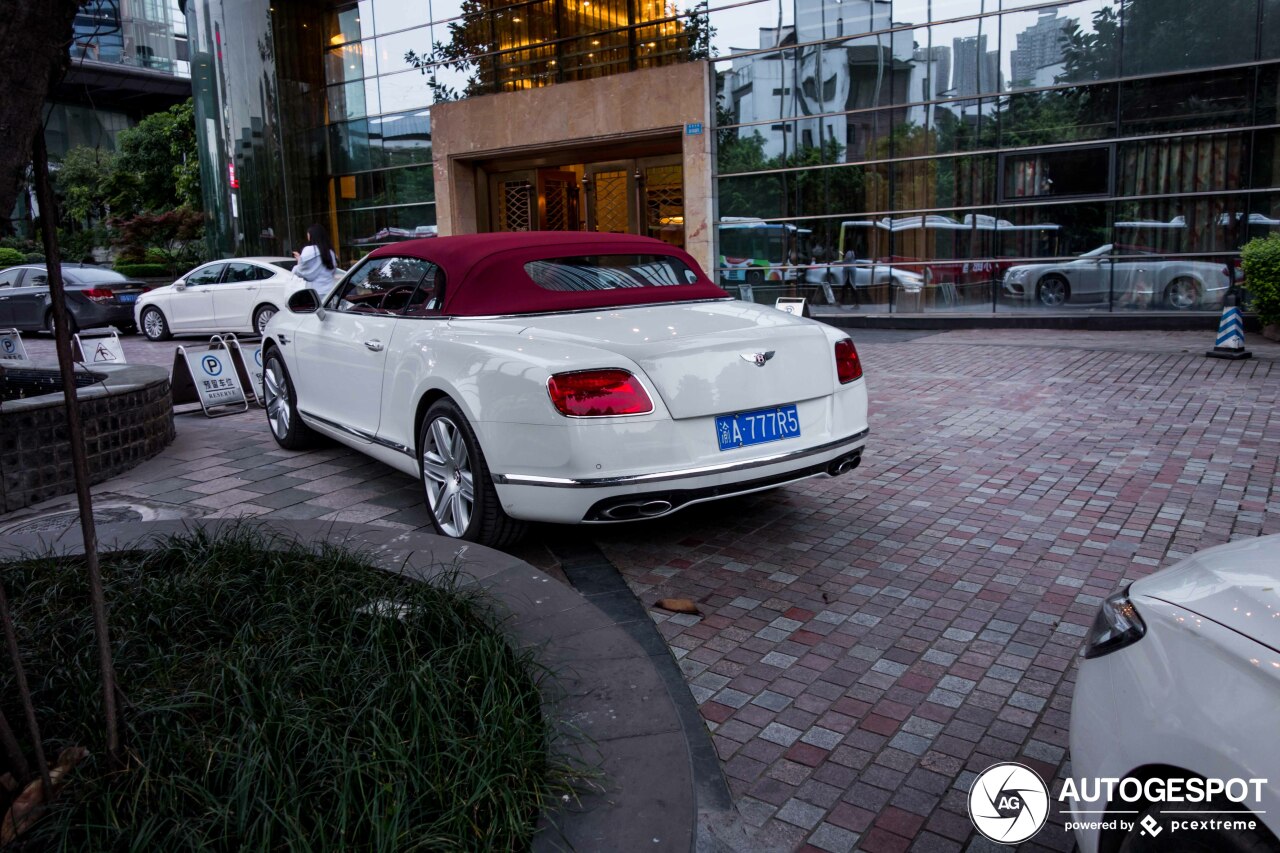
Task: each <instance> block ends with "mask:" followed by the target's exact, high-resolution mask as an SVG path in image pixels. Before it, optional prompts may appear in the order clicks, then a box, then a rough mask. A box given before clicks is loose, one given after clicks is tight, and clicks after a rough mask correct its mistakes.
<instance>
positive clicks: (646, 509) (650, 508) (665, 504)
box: [640, 501, 671, 518]
mask: <svg viewBox="0 0 1280 853" xmlns="http://www.w3.org/2000/svg"><path fill="white" fill-rule="evenodd" d="M668 512H671V501H648V502H646V503H643V504H641V505H640V515H641V516H643V517H644V518H654V517H656V516H659V515H665V514H666V513H668Z"/></svg>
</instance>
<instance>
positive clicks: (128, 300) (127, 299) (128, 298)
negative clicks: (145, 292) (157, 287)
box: [116, 293, 138, 305]
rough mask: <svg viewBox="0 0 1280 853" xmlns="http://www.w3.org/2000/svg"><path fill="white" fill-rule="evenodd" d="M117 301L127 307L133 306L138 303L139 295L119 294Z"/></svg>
mask: <svg viewBox="0 0 1280 853" xmlns="http://www.w3.org/2000/svg"><path fill="white" fill-rule="evenodd" d="M116 299H118V300H120V301H121V302H123V303H124V304H125V305H132V304H133V303H135V302H137V301H138V294H136V293H117V294H116Z"/></svg>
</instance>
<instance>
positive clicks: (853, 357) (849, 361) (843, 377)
mask: <svg viewBox="0 0 1280 853" xmlns="http://www.w3.org/2000/svg"><path fill="white" fill-rule="evenodd" d="M836 376H837V377H839V379H840V384H841V385H847V384H848V383H850V382H852V381H853V380H855V379H861V378H862V362H861V361H859V360H858V350H857V349H856V348H855V347H854V345H853V341H851V340H849V339H848V338H845V339H844V340H843V341H836Z"/></svg>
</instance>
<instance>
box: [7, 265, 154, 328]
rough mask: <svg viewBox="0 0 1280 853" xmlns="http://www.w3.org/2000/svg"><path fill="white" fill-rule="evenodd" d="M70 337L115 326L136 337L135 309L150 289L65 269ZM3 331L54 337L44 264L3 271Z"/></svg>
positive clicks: (113, 276)
mask: <svg viewBox="0 0 1280 853" xmlns="http://www.w3.org/2000/svg"><path fill="white" fill-rule="evenodd" d="M62 279H63V282H64V283H65V285H66V292H67V311H68V312H69V313H70V315H71V331H72V332H75V331H76V330H78V329H91V328H93V327H95V326H115V327H116V328H117V329H119V330H120V331H122V332H132V331H137V326H136V325H135V324H134V319H133V303H135V302H137V301H138V294H139V293H144V292H146V291H147V290H148V289H149V288H148V287H147V285H146V284H144V283H143V282H140V281H135V280H134V279H131V278H126V277H125V276H123V275H121V274H120V273H118V272H115V271H114V270H109V269H102V268H101V267H93V266H88V265H86V264H77V265H72V264H66V265H64V266H63V267H62ZM0 329H18V330H19V331H23V332H29V331H45V332H53V309H52V303H51V301H50V299H49V281H48V273H47V272H46V270H45V267H44V264H27V265H25V266H19V267H8V268H6V269H2V270H0Z"/></svg>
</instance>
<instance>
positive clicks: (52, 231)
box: [31, 128, 122, 767]
mask: <svg viewBox="0 0 1280 853" xmlns="http://www.w3.org/2000/svg"><path fill="white" fill-rule="evenodd" d="M32 153H33V155H34V156H33V158H32V161H31V167H32V170H33V171H34V173H35V185H36V198H37V199H38V200H39V202H40V211H41V215H42V217H43V219H44V222H45V226H44V228H42V229H41V231H43V232H44V253H45V269H46V271H47V272H48V275H49V300H50V302H52V303H53V305H52V307H53V323H54V338H55V342H56V344H57V349H58V368H59V369H60V370H61V372H62V393H63V395H64V399H65V400H66V410H67V440H68V442H70V444H71V468H72V471H73V472H74V473H75V478H76V500H77V502H78V503H79V506H80V530H81V532H82V533H83V535H84V558H85V570H86V574H87V575H88V580H89V603H90V606H91V607H92V609H93V634H94V639H95V640H96V641H97V644H98V669H99V672H100V674H101V676H102V716H103V723H104V725H105V727H106V730H107V731H106V734H107V738H106V740H107V743H106V747H107V762H108V765H109V766H112V767H120V766H122V761H121V759H122V755H121V752H120V723H119V719H118V717H117V714H116V673H115V665H114V664H113V663H112V660H111V637H110V634H109V632H108V631H107V600H106V595H105V593H104V592H103V589H102V573H101V571H100V570H99V567H98V531H97V525H95V524H94V520H93V498H92V496H91V495H90V493H89V457H88V454H87V453H86V452H85V443H84V427H83V425H82V424H81V422H80V401H79V399H78V397H77V394H76V380H75V362H74V361H72V359H71V332H70V328H71V327H70V324H69V323H68V320H69V319H70V314H69V313H68V312H67V302H66V290H65V288H64V287H63V284H62V260H61V258H60V256H59V255H58V231H57V229H56V228H54V227H53V223H54V222H57V221H58V204H57V202H56V201H55V200H54V197H53V190H52V188H51V187H50V186H49V158H48V154H47V152H46V151H45V145H44V130H43V128H38V129H37V130H36V132H35V133H33V134H32Z"/></svg>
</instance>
